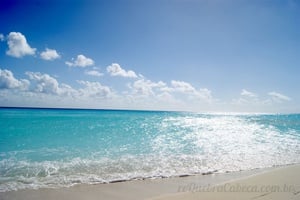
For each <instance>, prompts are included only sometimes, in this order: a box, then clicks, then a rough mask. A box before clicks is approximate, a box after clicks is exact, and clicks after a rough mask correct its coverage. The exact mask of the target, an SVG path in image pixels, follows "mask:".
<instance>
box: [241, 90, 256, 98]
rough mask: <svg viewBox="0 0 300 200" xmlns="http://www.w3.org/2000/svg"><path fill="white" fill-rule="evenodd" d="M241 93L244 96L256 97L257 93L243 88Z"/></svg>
mask: <svg viewBox="0 0 300 200" xmlns="http://www.w3.org/2000/svg"><path fill="white" fill-rule="evenodd" d="M241 95H242V96H245V97H250V98H256V97H257V95H256V94H255V93H253V92H249V91H247V90H245V89H243V90H242V92H241Z"/></svg>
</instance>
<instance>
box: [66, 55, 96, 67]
mask: <svg viewBox="0 0 300 200" xmlns="http://www.w3.org/2000/svg"><path fill="white" fill-rule="evenodd" d="M65 63H66V65H68V66H70V67H88V66H92V65H94V64H95V62H94V61H93V60H92V59H91V58H87V57H85V56H84V55H82V54H80V55H78V56H77V58H76V59H72V62H69V61H67V62H65Z"/></svg>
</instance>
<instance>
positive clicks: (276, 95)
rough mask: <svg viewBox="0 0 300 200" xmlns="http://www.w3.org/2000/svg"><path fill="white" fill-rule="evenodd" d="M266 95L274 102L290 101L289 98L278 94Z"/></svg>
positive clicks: (270, 93)
mask: <svg viewBox="0 0 300 200" xmlns="http://www.w3.org/2000/svg"><path fill="white" fill-rule="evenodd" d="M268 95H270V96H271V97H272V99H273V100H275V101H290V100H291V98H290V97H288V96H285V95H283V94H280V93H278V92H269V93H268Z"/></svg>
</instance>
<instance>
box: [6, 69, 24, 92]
mask: <svg viewBox="0 0 300 200" xmlns="http://www.w3.org/2000/svg"><path fill="white" fill-rule="evenodd" d="M29 84H30V83H29V81H28V80H26V79H21V80H17V79H16V78H15V77H14V75H13V73H12V72H11V71H9V70H6V69H4V70H2V69H0V89H21V90H26V89H27V88H28V86H29Z"/></svg>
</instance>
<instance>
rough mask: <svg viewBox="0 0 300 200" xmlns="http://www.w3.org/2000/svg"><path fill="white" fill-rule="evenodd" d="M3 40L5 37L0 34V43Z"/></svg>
mask: <svg viewBox="0 0 300 200" xmlns="http://www.w3.org/2000/svg"><path fill="white" fill-rule="evenodd" d="M4 40H5V37H4V35H3V34H2V33H0V41H1V42H3V41H4Z"/></svg>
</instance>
